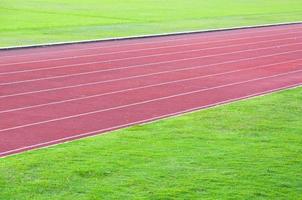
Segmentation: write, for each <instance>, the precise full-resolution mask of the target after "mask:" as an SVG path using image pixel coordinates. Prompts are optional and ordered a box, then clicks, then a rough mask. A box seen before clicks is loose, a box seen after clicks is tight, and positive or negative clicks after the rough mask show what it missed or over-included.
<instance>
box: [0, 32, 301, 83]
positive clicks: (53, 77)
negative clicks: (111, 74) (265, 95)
mask: <svg viewBox="0 0 302 200" xmlns="http://www.w3.org/2000/svg"><path fill="white" fill-rule="evenodd" d="M298 38H299V39H300V38H302V37H294V38H283V39H277V40H266V41H259V42H252V43H245V44H244V45H254V44H262V43H268V42H277V41H284V40H297V39H298ZM294 42H296V41H294ZM288 44H293V45H295V43H287V45H288ZM296 44H300V43H296ZM244 45H242V44H240V45H231V46H226V47H227V48H228V47H234V46H235V47H237V46H244ZM280 46H281V47H282V45H278V46H277V47H280ZM220 48H223V47H211V48H205V49H202V50H213V49H220ZM183 52H186V51H183ZM154 55H156V54H154ZM213 55H215V54H213ZM130 66H131V65H130ZM130 66H129V67H130ZM112 69H114V68H112ZM103 71H104V70H103V69H101V70H94V71H88V72H82V73H74V74H66V75H59V76H50V77H45V78H36V79H26V80H21V81H12V82H4V83H0V86H3V85H11V84H18V83H27V82H35V81H41V80H51V79H57V78H66V77H73V76H81V75H87V74H94V73H100V72H103ZM18 73H24V72H22V71H21V72H18V71H14V72H13V74H18ZM9 74H12V73H10V72H4V73H0V76H1V75H9Z"/></svg>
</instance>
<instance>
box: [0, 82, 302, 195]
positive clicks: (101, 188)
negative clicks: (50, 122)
mask: <svg viewBox="0 0 302 200" xmlns="http://www.w3.org/2000/svg"><path fill="white" fill-rule="evenodd" d="M301 113H302V88H301V87H300V88H296V89H292V90H288V91H283V92H279V93H276V94H272V95H268V96H265V97H257V98H255V99H250V100H246V101H241V102H236V103H233V104H229V105H225V106H221V107H216V108H213V109H208V110H203V111H199V112H195V113H191V114H186V115H184V116H181V117H176V118H170V119H166V120H161V121H157V122H154V123H151V124H145V125H141V126H134V127H131V128H127V129H123V130H119V131H115V132H112V133H110V134H107V135H100V136H96V137H92V138H86V139H83V140H80V141H75V142H71V143H66V144H61V145H58V146H55V147H51V148H47V149H40V150H36V151H31V152H27V153H23V154H20V155H16V156H12V157H7V158H4V159H0V188H1V189H0V199H1V200H10V199H18V200H19V199H22V200H24V199H30V200H35V199H77V200H78V199H80V200H84V199H85V200H88V199H89V200H90V199H253V200H254V199H284V200H290V199H297V200H298V199H301V198H302V117H301ZM41 134H43V133H41Z"/></svg>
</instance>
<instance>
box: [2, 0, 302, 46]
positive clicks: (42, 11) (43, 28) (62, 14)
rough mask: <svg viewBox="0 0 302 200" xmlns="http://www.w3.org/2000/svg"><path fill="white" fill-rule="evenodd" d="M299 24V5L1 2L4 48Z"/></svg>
mask: <svg viewBox="0 0 302 200" xmlns="http://www.w3.org/2000/svg"><path fill="white" fill-rule="evenodd" d="M301 20H302V3H301V0H265V1H263V0H249V1H245V0H232V1H230V0H187V1H184V0H165V1H162V0H124V1H120V0H85V1H84V0H73V1H71V0H60V1H59V0H47V1H42V0H26V1H24V0H1V1H0V47H5V46H12V45H28V44H36V43H47V42H59V41H70V40H83V39H95V38H107V37H116V36H132V35H139V34H151V33H162V32H173V31H184V30H200V29H208V28H211V29H212V28H222V27H232V26H243V25H256V24H264V23H277V22H288V21H301Z"/></svg>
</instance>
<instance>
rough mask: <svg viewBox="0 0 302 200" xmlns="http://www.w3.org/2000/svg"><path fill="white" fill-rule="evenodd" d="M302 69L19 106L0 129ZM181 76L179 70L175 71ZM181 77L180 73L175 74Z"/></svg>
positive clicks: (299, 65)
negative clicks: (39, 104)
mask: <svg viewBox="0 0 302 200" xmlns="http://www.w3.org/2000/svg"><path fill="white" fill-rule="evenodd" d="M298 70H300V71H301V72H302V60H299V61H295V62H292V63H286V64H284V63H282V64H276V65H270V66H264V67H261V66H258V67H253V68H247V69H246V70H238V69H237V71H235V72H231V73H219V74H218V75H214V76H213V75H212V76H211V74H212V73H210V74H209V76H205V77H204V76H201V77H196V78H191V79H185V80H184V81H178V82H173V83H169V84H162V85H159V86H154V87H149V88H147V89H148V92H146V88H143V89H137V90H132V91H127V92H120V93H114V94H111V95H104V96H101V97H96V98H91V99H85V100H81V101H78V102H67V103H65V104H57V105H51V106H49V107H43V108H35V109H30V110H22V111H16V112H10V113H2V114H0V118H2V119H3V120H2V121H3V123H2V124H0V133H1V131H2V130H5V129H9V128H14V127H18V126H23V125H24V124H32V123H40V122H44V121H48V120H53V119H60V118H65V117H66V116H68V117H69V116H74V115H82V114H85V113H90V112H94V111H96V110H106V109H112V108H115V107H119V106H123V105H129V104H134V103H137V102H143V101H150V100H152V99H158V98H162V97H165V96H172V95H177V94H182V93H187V92H191V91H195V90H200V89H203V88H212V87H215V86H216V85H228V84H230V83H233V82H242V81H246V80H250V79H256V78H259V77H260V78H261V77H263V76H265V77H266V76H273V75H275V74H282V73H287V72H291V71H298ZM178 76H181V74H178ZM178 79H179V80H181V77H179V78H178Z"/></svg>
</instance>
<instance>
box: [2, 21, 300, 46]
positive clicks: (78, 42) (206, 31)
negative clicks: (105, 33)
mask: <svg viewBox="0 0 302 200" xmlns="http://www.w3.org/2000/svg"><path fill="white" fill-rule="evenodd" d="M297 24H302V21H296V22H284V23H275V24H263V25H255V26H241V27H230V28H220V29H206V30H197V31H183V32H171V33H161V34H150V35H137V36H129V37H116V38H104V39H93V40H79V41H69V42H56V43H45V44H34V45H27V46H11V47H1V48H0V51H4V50H16V49H27V48H39V47H50V46H62V45H73V44H85V43H94V42H108V41H119V40H132V39H144V38H154V37H168V36H177V35H189V34H198V33H209V32H222V31H231V30H241V29H242V30H244V29H256V28H265V27H275V26H286V25H297Z"/></svg>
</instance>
